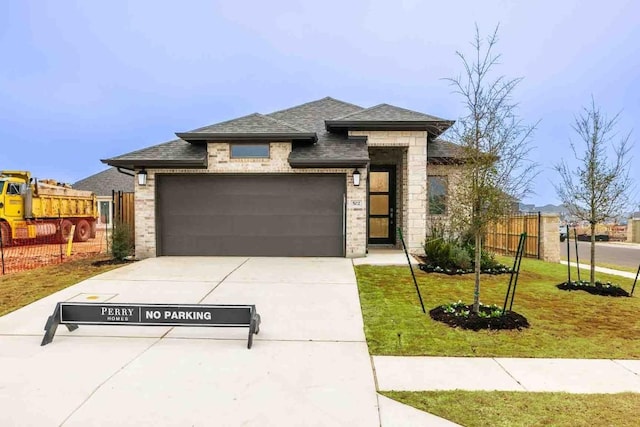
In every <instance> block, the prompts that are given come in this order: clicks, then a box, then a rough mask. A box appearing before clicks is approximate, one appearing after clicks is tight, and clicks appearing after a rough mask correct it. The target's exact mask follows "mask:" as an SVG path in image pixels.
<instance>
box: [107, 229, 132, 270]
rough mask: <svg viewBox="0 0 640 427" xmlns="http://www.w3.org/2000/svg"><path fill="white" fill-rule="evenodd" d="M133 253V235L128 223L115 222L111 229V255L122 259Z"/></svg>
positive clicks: (119, 259)
mask: <svg viewBox="0 0 640 427" xmlns="http://www.w3.org/2000/svg"><path fill="white" fill-rule="evenodd" d="M132 254H133V235H132V233H131V228H130V227H129V225H128V224H125V223H123V222H116V223H114V224H113V229H112V230H111V255H113V258H114V259H116V260H118V261H123V260H124V259H125V258H127V257H128V256H131V255H132Z"/></svg>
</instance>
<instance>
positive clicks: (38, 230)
mask: <svg viewBox="0 0 640 427" xmlns="http://www.w3.org/2000/svg"><path fill="white" fill-rule="evenodd" d="M97 218H98V205H97V201H96V195H95V194H93V193H92V192H90V191H80V190H74V189H73V188H71V187H70V186H69V185H65V184H60V183H57V182H55V181H53V180H42V181H40V182H38V180H35V179H33V178H31V174H30V173H29V172H26V171H0V232H1V233H2V244H3V245H5V246H9V245H11V244H12V243H13V241H14V240H26V239H37V238H40V237H51V236H55V237H56V240H57V241H60V242H63V243H64V242H67V241H68V240H69V239H70V238H71V237H73V240H74V241H76V242H85V241H87V240H88V239H90V238H94V237H95V236H96V220H97ZM74 225H75V233H74V235H73V236H71V230H72V227H73V226H74Z"/></svg>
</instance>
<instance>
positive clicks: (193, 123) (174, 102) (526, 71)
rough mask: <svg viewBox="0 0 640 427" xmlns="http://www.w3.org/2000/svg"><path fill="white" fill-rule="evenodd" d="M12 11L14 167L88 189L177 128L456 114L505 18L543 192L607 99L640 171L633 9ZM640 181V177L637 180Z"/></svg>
mask: <svg viewBox="0 0 640 427" xmlns="http://www.w3.org/2000/svg"><path fill="white" fill-rule="evenodd" d="M515 3H516V2H512V1H482V2H478V1H473V0H469V1H447V2H432V1H429V2H427V1H420V0H411V1H372V2H360V1H336V2H333V1H321V2H316V1H314V2H300V1H296V2H294V1H289V2H282V1H255V2H246V1H225V2H223V1H220V2H215V1H181V2H161V1H140V0H136V1H117V0H116V1H102V2H97V1H44V0H43V1H25V0H4V1H2V2H0V52H1V53H2V55H1V57H0V147H2V149H0V169H27V170H31V171H33V172H34V173H35V174H36V176H38V177H41V178H45V177H51V178H55V179H58V180H60V181H67V182H74V181H76V180H79V179H81V178H84V177H86V176H88V175H91V174H93V173H96V172H99V171H100V170H103V169H104V168H105V166H104V165H103V164H101V163H100V162H99V159H101V158H108V157H112V156H115V155H119V154H123V153H126V152H129V151H133V150H136V149H139V148H143V147H146V146H149V145H153V144H157V143H160V142H164V141H168V140H170V139H172V138H174V132H177V131H186V130H189V129H193V128H196V127H200V126H204V125H207V124H211V123H215V122H218V121H222V120H226V119H231V118H235V117H238V116H241V115H245V114H249V113H252V112H256V111H257V112H263V113H267V112H270V111H273V110H276V109H280V108H285V107H289V106H292V105H296V104H299V103H302V102H307V101H310V100H314V99H318V98H322V97H324V96H333V97H335V98H339V99H343V100H346V101H350V102H353V103H356V104H359V105H362V106H372V105H375V104H378V103H382V102H387V103H391V104H395V105H398V106H402V107H406V108H410V109H414V110H418V111H422V112H425V113H429V114H433V115H437V116H440V117H445V118H449V119H456V118H457V117H458V116H459V115H460V114H461V113H462V105H461V100H460V99H459V98H457V97H456V95H453V94H452V92H451V87H450V86H449V85H448V84H447V82H446V81H444V80H443V78H445V77H452V76H454V75H456V74H458V73H460V72H461V64H460V61H459V59H458V58H457V57H456V56H455V51H456V50H461V51H463V52H469V51H470V50H469V49H470V46H469V41H470V40H471V39H472V37H473V31H474V22H477V23H478V25H479V27H480V30H481V32H482V33H484V34H486V33H489V32H490V31H492V29H493V28H494V27H495V25H496V24H498V23H500V34H499V35H500V42H499V44H498V51H499V52H500V53H502V55H503V56H502V64H501V65H500V67H499V68H498V69H497V71H498V72H499V73H501V74H505V75H506V76H509V77H524V81H523V82H522V83H521V84H520V86H519V87H518V89H517V91H516V94H515V95H516V98H517V100H518V101H519V102H520V114H521V116H522V118H523V119H524V120H525V121H528V122H531V123H533V122H535V121H537V120H541V122H540V124H539V126H538V131H537V132H536V134H535V139H534V145H535V149H534V152H533V153H532V158H533V159H534V160H536V161H538V162H539V163H540V164H541V166H542V169H541V170H542V173H541V174H540V176H539V177H538V179H537V180H536V183H535V184H536V191H537V194H536V195H533V196H531V197H530V198H528V199H526V200H525V201H528V202H532V203H537V204H542V203H547V202H551V203H556V202H557V197H556V196H555V193H554V191H553V188H552V186H551V181H552V180H555V179H557V177H556V175H555V173H554V172H553V171H552V170H551V167H552V165H553V164H554V163H556V162H557V161H559V160H560V159H562V158H563V157H565V158H567V159H569V160H570V158H571V157H572V155H571V151H570V149H569V141H570V139H571V138H573V137H574V136H573V134H572V131H571V127H570V125H571V123H572V121H573V117H574V115H575V114H576V113H578V112H579V111H580V109H581V107H582V106H584V105H586V104H588V103H589V102H590V97H591V95H593V96H594V97H595V100H596V102H597V103H598V104H599V105H600V106H601V107H602V108H603V109H604V110H605V111H607V112H608V113H609V114H610V115H613V114H615V113H616V112H619V111H622V114H621V119H620V125H621V126H620V127H621V129H623V130H625V131H629V130H632V129H633V128H635V132H634V134H633V138H634V139H635V140H636V141H638V143H637V144H636V145H635V147H634V149H633V154H634V157H635V164H640V163H639V162H640V141H639V140H640V136H639V135H640V126H638V123H639V122H638V119H639V118H640V3H638V2H635V1H632V0H629V1H611V2H607V3H606V4H605V3H603V2H601V1H598V2H597V1H573V0H571V1H569V0H562V1H557V0H556V1H529V2H518V4H515ZM633 176H634V179H635V181H636V182H640V167H639V168H636V169H635V171H634V172H633Z"/></svg>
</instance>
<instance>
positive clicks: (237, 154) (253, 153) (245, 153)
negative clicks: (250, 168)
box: [231, 144, 269, 159]
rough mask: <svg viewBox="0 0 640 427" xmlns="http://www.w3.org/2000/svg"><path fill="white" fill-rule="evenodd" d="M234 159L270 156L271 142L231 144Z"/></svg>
mask: <svg viewBox="0 0 640 427" xmlns="http://www.w3.org/2000/svg"><path fill="white" fill-rule="evenodd" d="M231 158H232V159H261V158H269V144H231Z"/></svg>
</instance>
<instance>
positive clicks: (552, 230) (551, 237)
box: [538, 214, 560, 262]
mask: <svg viewBox="0 0 640 427" xmlns="http://www.w3.org/2000/svg"><path fill="white" fill-rule="evenodd" d="M559 226H560V217H559V216H558V215H557V214H542V215H541V217H540V230H538V233H540V237H541V241H540V259H541V260H543V261H549V262H560V229H559V228H558V227H559Z"/></svg>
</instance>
